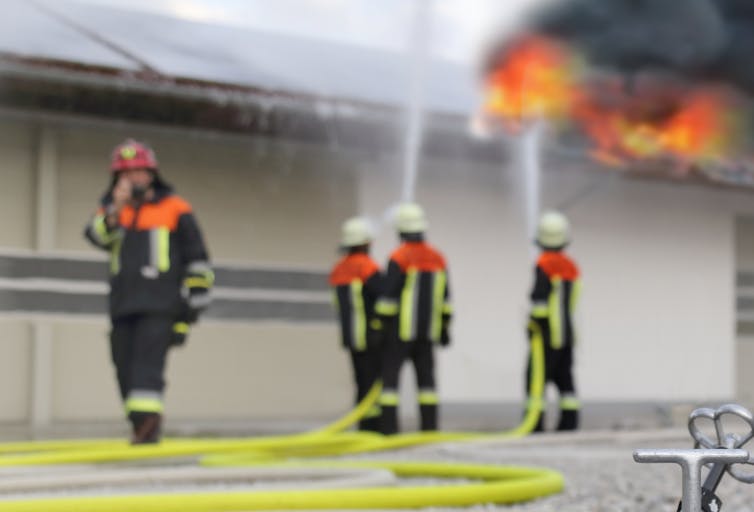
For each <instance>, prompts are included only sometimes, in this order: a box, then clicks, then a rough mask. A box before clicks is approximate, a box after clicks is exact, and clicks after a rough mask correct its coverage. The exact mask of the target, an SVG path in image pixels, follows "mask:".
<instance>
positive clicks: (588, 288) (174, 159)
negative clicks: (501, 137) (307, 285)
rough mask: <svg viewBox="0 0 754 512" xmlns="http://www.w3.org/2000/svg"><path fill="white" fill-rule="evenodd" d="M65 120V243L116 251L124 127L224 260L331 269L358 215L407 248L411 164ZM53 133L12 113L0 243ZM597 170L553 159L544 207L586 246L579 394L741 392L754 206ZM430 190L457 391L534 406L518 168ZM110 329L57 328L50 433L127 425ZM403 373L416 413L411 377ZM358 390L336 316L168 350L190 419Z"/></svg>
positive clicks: (25, 324) (0, 129) (23, 329)
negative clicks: (112, 239)
mask: <svg viewBox="0 0 754 512" xmlns="http://www.w3.org/2000/svg"><path fill="white" fill-rule="evenodd" d="M53 128H54V129H55V130H56V133H57V134H58V140H57V153H58V162H59V174H58V179H57V181H58V185H57V190H58V194H57V209H56V211H57V215H56V234H55V241H54V244H53V247H55V250H56V251H60V252H64V253H66V254H74V255H81V256H83V257H87V258H101V257H102V256H101V255H99V254H98V253H97V252H96V251H94V250H92V249H91V248H89V247H88V246H87V245H86V243H85V242H84V241H83V239H82V238H81V231H82V225H83V222H84V221H85V220H86V218H87V217H88V216H89V215H90V214H91V212H92V210H93V208H94V206H95V205H96V201H97V198H98V197H99V195H100V193H101V192H102V190H103V188H104V187H105V185H106V182H107V179H108V174H107V163H108V162H107V160H108V159H107V156H108V153H109V151H110V149H111V148H112V147H113V146H114V145H115V144H116V143H118V142H120V141H121V140H122V139H123V138H125V137H126V136H128V135H132V136H135V137H141V138H143V139H146V140H148V141H149V142H150V143H152V144H153V145H154V146H155V148H156V149H157V151H158V157H159V158H160V160H161V163H162V168H163V169H164V173H165V176H166V177H167V178H168V179H169V180H171V181H173V182H174V183H175V185H176V186H177V187H178V190H179V192H180V193H181V194H183V195H184V196H185V197H187V198H188V199H189V200H190V201H191V202H192V203H193V205H194V207H195V209H196V211H197V213H198V216H199V220H200V222H201V225H202V227H203V229H204V231H205V233H206V237H207V239H208V242H209V246H210V248H211V252H212V255H213V259H214V260H215V261H218V262H232V263H235V264H242V265H262V266H274V267H278V268H291V269H297V268H307V269H316V270H322V271H326V270H327V269H328V268H329V266H330V265H331V264H332V262H333V260H334V258H335V256H336V254H335V248H336V245H337V240H338V231H339V225H340V223H341V222H342V220H344V219H345V218H346V217H348V216H350V215H352V214H354V213H363V214H368V215H370V216H372V217H373V218H374V219H376V220H377V221H378V224H381V230H380V233H379V236H378V239H377V240H376V243H375V245H374V248H373V253H374V255H375V257H377V258H378V260H380V261H386V260H387V256H388V254H389V251H390V250H391V249H392V247H393V246H394V245H395V234H394V233H393V232H392V229H391V228H390V226H389V223H387V222H386V219H387V218H388V217H389V207H390V206H391V205H393V204H394V203H395V201H396V198H397V197H399V191H400V189H401V182H402V176H401V174H400V172H398V171H396V169H400V168H401V166H400V161H399V160H398V159H397V157H396V156H384V157H382V158H365V157H363V156H357V155H354V154H350V153H348V152H344V153H338V152H336V151H333V150H328V149H324V148H315V147H311V146H304V145H296V144H282V143H275V142H270V141H264V140H255V139H240V138H230V137H222V136H213V137H209V136H206V135H204V136H199V135H197V134H192V133H190V132H186V133H168V132H164V131H160V130H153V129H148V128H145V127H124V126H122V125H107V124H103V125H95V126H89V125H86V124H59V125H54V126H53ZM37 133H38V129H37V126H35V124H33V123H31V122H27V121H19V120H7V119H6V120H2V121H0V135H2V137H1V138H0V144H3V146H2V147H3V152H4V155H5V156H4V159H3V162H2V163H0V171H1V172H2V174H3V176H4V178H5V179H6V180H7V183H13V187H0V194H2V197H3V198H4V200H3V201H0V222H1V223H3V224H2V226H3V229H0V246H1V247H2V248H3V250H28V249H30V248H31V247H32V245H33V240H34V222H33V219H34V218H35V213H34V212H35V209H34V205H35V203H34V197H35V194H34V185H35V181H34V176H35V173H34V166H35V161H36V160H35V147H36V138H35V137H36V134H37ZM583 167H584V166H583V162H577V161H571V160H568V159H562V158H561V159H556V160H552V161H548V162H547V163H546V165H545V168H546V171H545V172H544V174H543V176H542V205H543V207H556V206H565V207H566V208H565V209H566V211H567V213H568V214H569V216H570V217H571V219H572V222H573V225H574V234H573V239H574V242H573V245H572V248H571V251H572V254H573V255H574V256H575V258H576V259H577V260H578V262H579V263H580V265H581V267H582V269H583V273H584V285H585V286H584V294H583V307H582V308H581V312H580V319H581V322H580V326H581V334H582V337H581V341H580V344H579V347H578V349H577V366H576V376H577V385H578V387H579V390H580V392H581V396H582V398H583V399H584V400H586V401H590V400H594V401H598V400H599V401H601V400H617V401H655V400H660V401H666V400H667V401H675V400H692V401H706V400H718V399H729V398H730V397H732V396H733V395H734V394H735V391H736V390H735V386H736V372H735V366H736V365H735V364H734V358H735V356H736V344H735V331H734V327H735V305H734V296H735V290H734V276H735V257H734V252H735V251H734V240H735V234H734V225H735V224H734V219H735V216H736V215H739V214H742V213H746V212H747V211H750V210H751V209H752V207H751V206H749V204H748V203H749V202H750V201H749V196H748V195H747V194H745V193H741V192H732V191H727V190H722V189H711V188H702V187H698V186H689V185H683V184H676V183H668V182H654V181H647V180H635V179H626V178H624V177H622V176H619V175H616V174H615V173H610V172H607V171H604V170H603V171H596V170H594V169H583ZM416 196H417V199H418V200H419V201H420V202H421V203H422V204H423V205H424V206H425V207H426V209H427V212H428V215H429V221H430V230H429V238H430V241H431V242H432V243H435V244H436V245H437V246H438V247H440V248H441V249H442V250H443V251H444V252H445V253H446V255H447V258H448V260H449V263H450V272H451V284H452V286H453V294H454V304H455V309H456V319H455V320H454V325H453V338H454V341H453V346H452V347H451V348H449V349H448V350H445V351H441V352H440V353H439V354H438V357H437V364H438V377H439V390H440V395H441V399H442V400H444V401H447V402H489V403H496V402H504V401H506V402H510V401H514V402H515V401H518V400H520V399H521V396H522V392H523V369H524V368H523V365H524V361H525V358H526V348H527V346H526V340H525V337H524V327H525V322H526V317H527V307H528V301H527V294H528V290H529V287H530V285H531V278H532V275H533V272H532V258H533V251H532V246H531V244H530V236H528V235H527V234H526V230H525V226H526V225H527V219H526V218H525V215H524V211H525V210H526V202H525V193H524V187H523V180H522V176H521V175H520V173H519V172H518V170H517V168H516V166H515V165H513V164H509V165H502V164H500V165H493V164H479V163H469V162H465V161H461V160H460V159H459V160H452V159H446V160H444V161H436V160H432V159H425V160H424V163H423V166H422V168H421V172H420V177H419V181H418V186H417V192H416ZM749 213H752V212H749ZM29 318H33V315H32V316H31V317H30V316H28V315H27V316H24V317H23V318H15V317H13V316H12V315H11V316H10V317H9V318H8V319H2V320H0V321H2V322H3V326H4V332H5V333H6V336H5V339H3V340H2V343H1V344H0V351H2V357H0V361H2V363H1V364H3V365H6V366H8V371H6V372H3V373H0V375H2V377H0V379H3V380H7V381H8V383H7V384H8V385H7V386H5V387H4V388H3V389H12V390H13V392H12V393H0V404H3V405H5V406H4V407H0V421H2V422H10V421H24V419H28V416H29V414H30V410H31V409H30V405H29V404H30V400H31V398H30V397H31V393H32V389H31V382H32V381H33V380H32V376H31V367H32V361H33V356H34V347H35V346H36V345H35V344H34V342H33V339H32V338H33V336H32V334H31V328H30V320H29ZM5 326H7V328H5ZM106 333H107V322H106V319H105V318H99V317H94V318H83V317H82V318H79V317H67V318H62V319H56V320H55V321H54V322H53V358H52V369H51V372H52V384H51V389H50V390H49V394H50V409H51V416H52V420H53V421H80V420H90V419H117V418H120V416H121V414H122V413H121V410H120V407H119V404H118V401H117V392H116V388H115V383H114V379H113V375H112V368H111V366H110V363H109V355H108V346H107V341H106ZM741 354H744V353H743V352H740V351H739V355H741ZM744 355H745V354H744ZM741 370H742V368H741V365H740V363H739V371H741ZM403 379H404V382H405V383H406V386H405V390H404V392H403V394H404V399H405V401H406V403H410V402H412V401H413V396H412V392H413V390H412V387H413V386H412V385H411V381H413V375H412V374H411V372H410V370H409V369H408V368H407V369H406V370H405V372H404V375H403ZM350 381H351V375H350V369H349V364H348V361H347V359H346V355H345V354H344V353H343V352H342V350H341V349H340V347H339V345H338V340H337V331H336V326H335V324H334V322H303V323H282V322H233V323H228V322H221V321H214V320H213V321H208V322H203V323H202V324H201V325H200V326H198V327H197V328H196V330H195V332H194V333H193V334H192V336H191V339H190V341H189V343H188V345H187V346H186V347H184V348H182V349H180V350H176V351H174V352H173V353H172V354H171V356H170V360H169V370H168V383H169V384H168V389H167V395H166V396H167V410H168V414H169V415H170V416H171V417H172V418H174V419H176V420H180V419H197V418H198V419H212V418H216V419H255V418H316V419H318V420H320V419H322V420H324V419H327V418H331V417H333V416H334V415H337V414H338V413H340V412H343V411H344V410H345V409H346V408H347V407H348V405H349V404H350V402H351V400H352V389H351V382H350Z"/></svg>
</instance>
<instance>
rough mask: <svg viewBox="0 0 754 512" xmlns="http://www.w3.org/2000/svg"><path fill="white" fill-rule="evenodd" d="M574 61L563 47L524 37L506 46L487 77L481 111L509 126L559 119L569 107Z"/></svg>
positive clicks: (534, 37) (544, 39) (538, 37)
mask: <svg viewBox="0 0 754 512" xmlns="http://www.w3.org/2000/svg"><path fill="white" fill-rule="evenodd" d="M574 62H575V60H574V57H573V55H572V54H571V52H570V51H569V50H568V49H567V48H566V47H564V46H562V45H560V44H558V43H556V42H554V41H552V40H550V39H548V38H545V37H541V36H526V37H524V38H522V39H520V40H518V41H516V42H515V43H514V44H512V45H511V46H509V47H508V48H507V50H506V51H505V52H504V53H503V54H502V55H501V57H500V58H498V62H497V63H496V64H497V65H496V66H495V68H494V69H493V70H492V71H491V72H490V73H489V75H488V76H487V96H486V99H485V102H484V111H485V112H486V113H487V114H488V115H491V116H493V117H495V118H502V119H503V120H504V121H507V122H508V123H510V124H511V125H512V126H514V127H515V126H518V125H519V124H520V123H521V122H523V121H525V120H528V119H533V118H539V117H547V118H561V117H564V116H566V115H567V114H568V109H569V106H570V104H571V95H572V90H573V83H574V81H575V80H574V76H575V72H574V70H575V66H574Z"/></svg>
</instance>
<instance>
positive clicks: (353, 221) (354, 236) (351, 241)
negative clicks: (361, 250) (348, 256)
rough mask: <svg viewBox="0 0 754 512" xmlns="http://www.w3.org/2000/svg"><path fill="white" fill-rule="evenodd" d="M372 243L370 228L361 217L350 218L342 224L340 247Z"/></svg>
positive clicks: (367, 222)
mask: <svg viewBox="0 0 754 512" xmlns="http://www.w3.org/2000/svg"><path fill="white" fill-rule="evenodd" d="M371 241H372V227H371V226H370V224H369V221H367V220H366V219H365V218H363V217H352V218H350V219H348V220H347V221H345V222H344V223H343V227H342V228H341V238H340V245H342V246H343V247H357V246H359V245H364V244H368V243H369V242H371Z"/></svg>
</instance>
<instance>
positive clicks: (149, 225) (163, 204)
mask: <svg viewBox="0 0 754 512" xmlns="http://www.w3.org/2000/svg"><path fill="white" fill-rule="evenodd" d="M190 211H191V205H189V204H188V203H187V202H186V201H185V200H183V199H181V198H180V197H178V196H174V195H170V196H167V197H166V198H164V199H162V200H161V201H158V202H156V203H144V204H143V205H142V206H141V208H140V209H139V215H138V217H137V219H136V229H137V230H149V229H155V228H168V229H169V230H170V231H175V230H176V228H177V227H178V219H179V218H180V216H181V215H183V214H184V213H189V212H190ZM135 213H136V212H135V210H134V209H133V207H131V206H126V207H125V208H123V211H122V212H121V213H120V222H121V224H122V225H124V226H126V227H130V226H131V224H132V223H133V219H134V215H135Z"/></svg>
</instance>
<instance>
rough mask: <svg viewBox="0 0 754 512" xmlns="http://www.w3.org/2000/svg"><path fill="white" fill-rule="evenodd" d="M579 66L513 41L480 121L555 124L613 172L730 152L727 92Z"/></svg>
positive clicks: (553, 44)
mask: <svg viewBox="0 0 754 512" xmlns="http://www.w3.org/2000/svg"><path fill="white" fill-rule="evenodd" d="M584 63H585V61H584V60H583V59H582V58H580V57H579V56H578V55H577V54H576V52H575V51H573V50H572V49H571V48H569V47H568V46H567V45H565V44H561V43H560V42H558V41H557V40H554V39H550V38H547V37H544V36H540V35H527V36H524V37H521V38H519V39H518V40H516V41H514V42H513V43H512V44H509V45H508V46H506V47H505V49H504V50H503V51H501V52H500V53H499V54H498V55H496V58H495V59H494V61H493V62H492V65H491V66H490V68H489V71H488V73H487V76H486V85H487V90H486V97H485V101H484V114H485V117H484V121H485V122H487V123H489V120H493V121H495V122H496V123H502V125H503V127H504V128H507V129H509V130H511V129H513V130H517V129H518V128H520V127H521V126H522V125H523V124H525V123H526V122H527V121H530V120H533V119H548V120H555V121H557V122H558V125H559V126H566V125H567V126H569V127H571V128H573V129H575V130H576V131H578V132H581V133H583V134H585V135H586V136H587V138H588V139H589V140H590V141H591V143H592V151H591V154H592V156H593V157H594V158H595V159H597V160H599V161H601V162H603V163H606V164H609V165H613V166H616V165H621V166H623V165H626V164H631V163H633V162H638V161H643V160H655V159H657V160H663V161H665V160H669V161H672V162H674V163H675V165H674V167H676V168H678V169H682V170H687V169H689V168H690V166H691V165H692V164H708V163H710V162H714V161H722V160H726V159H728V158H729V157H730V156H731V152H732V151H734V150H735V149H737V148H735V147H734V146H735V143H736V142H737V141H736V137H737V136H738V135H739V133H740V130H739V129H738V128H740V126H741V125H742V123H741V118H740V115H738V114H736V110H737V109H736V105H737V104H736V103H735V101H736V97H735V96H733V95H732V94H730V92H729V91H727V90H723V89H717V88H711V87H701V86H698V87H691V86H690V85H689V84H688V83H685V82H683V80H680V79H679V78H675V79H673V78H671V77H669V76H664V75H663V76H662V77H660V75H652V74H651V73H649V74H643V75H636V76H633V77H629V78H627V77H626V76H623V75H619V74H614V73H609V74H605V73H604V72H603V73H598V72H596V70H587V68H586V66H585V65H584ZM587 71H588V73H587ZM737 116H738V117H737ZM493 124H494V123H493ZM486 126H489V124H487V125H486Z"/></svg>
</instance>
